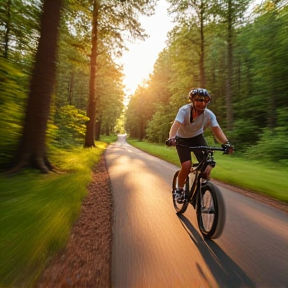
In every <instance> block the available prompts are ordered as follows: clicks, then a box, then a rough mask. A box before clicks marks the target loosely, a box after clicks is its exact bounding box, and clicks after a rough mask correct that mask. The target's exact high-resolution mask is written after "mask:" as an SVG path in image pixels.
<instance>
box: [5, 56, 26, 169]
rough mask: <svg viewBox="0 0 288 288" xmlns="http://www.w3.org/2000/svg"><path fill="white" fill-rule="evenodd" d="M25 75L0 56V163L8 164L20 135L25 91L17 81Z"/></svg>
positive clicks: (23, 78) (23, 79)
mask: <svg viewBox="0 0 288 288" xmlns="http://www.w3.org/2000/svg"><path fill="white" fill-rule="evenodd" d="M21 80H22V81H25V75H24V74H23V73H21V72H20V71H19V70H18V69H17V68H15V66H14V65H12V64H11V63H10V62H9V61H7V60H6V59H4V58H2V57H0V115H1V117H0V135H2V136H1V137H0V163H1V166H4V165H6V164H8V163H9V162H10V161H11V160H12V158H13V153H14V152H15V150H16V146H17V141H18V140H19V138H20V135H21V121H22V118H23V106H24V103H25V102H24V101H25V98H26V93H25V91H24V89H23V87H22V86H21V85H20V84H19V82H21Z"/></svg>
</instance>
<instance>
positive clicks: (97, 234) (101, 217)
mask: <svg viewBox="0 0 288 288" xmlns="http://www.w3.org/2000/svg"><path fill="white" fill-rule="evenodd" d="M88 190H89V193H88V195H87V197H86V198H85V200H84V202H83V205H82V209H81V213H80V216H79V218H78V220H77V221H76V222H75V224H74V226H73V228H72V231H71V234H70V237H69V240H68V243H67V246H66V249H65V250H64V251H62V252H61V253H59V254H58V255H57V256H56V257H55V258H54V260H53V261H52V262H51V263H50V265H49V266H48V267H47V268H46V270H45V271H44V273H43V274H42V276H41V278H40V279H39V281H38V283H37V285H36V287H37V288H44V287H45V288H58V287H59V288H60V287H61V288H64V287H65V288H66V287H77V288H84V287H85V288H90V287H91V288H92V287H93V288H96V287H101V288H105V287H111V283H110V267H111V249H112V246H111V245H112V222H113V219H112V217H113V204H112V203H113V202H112V194H111V189H110V182H109V176H108V172H107V167H106V162H105V159H104V156H103V155H102V157H101V160H100V161H99V163H98V165H97V166H96V167H95V169H93V180H92V182H91V183H90V185H89V187H88Z"/></svg>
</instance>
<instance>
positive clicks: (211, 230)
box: [197, 182, 226, 239]
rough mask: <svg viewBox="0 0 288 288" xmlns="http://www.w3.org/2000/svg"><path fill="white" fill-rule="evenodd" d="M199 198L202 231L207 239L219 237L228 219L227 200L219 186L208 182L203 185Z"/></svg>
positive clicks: (198, 212)
mask: <svg viewBox="0 0 288 288" xmlns="http://www.w3.org/2000/svg"><path fill="white" fill-rule="evenodd" d="M201 196H202V197H200V199H199V200H198V207H197V222H198V227H199V229H200V232H201V233H202V235H203V236H204V238H206V239H216V238H219V237H220V236H221V234H222V232H223V230H224V226H225V221H226V207H225V202H224V199H223V196H222V193H221V191H220V190H219V188H218V187H217V186H216V185H215V184H213V183H211V182H207V183H205V184H204V185H203V186H202V187H201Z"/></svg>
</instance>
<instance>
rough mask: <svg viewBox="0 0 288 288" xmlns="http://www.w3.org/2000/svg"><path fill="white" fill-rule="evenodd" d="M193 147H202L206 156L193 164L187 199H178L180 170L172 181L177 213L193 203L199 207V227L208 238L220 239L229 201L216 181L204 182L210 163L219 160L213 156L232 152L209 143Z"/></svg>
mask: <svg viewBox="0 0 288 288" xmlns="http://www.w3.org/2000/svg"><path fill="white" fill-rule="evenodd" d="M177 145H179V144H177ZM181 146H184V145H181ZM186 147H187V146H186ZM189 148H190V149H201V150H202V151H203V156H204V157H203V159H202V161H201V162H199V163H195V164H193V165H192V167H191V169H190V173H189V175H188V177H187V179H186V182H185V186H184V191H185V198H184V200H183V203H178V202H177V200H176V199H175V194H176V193H175V190H176V189H177V188H178V174H179V171H180V170H178V171H177V172H176V173H175V175H174V177H173V182H172V199H173V205H174V208H175V210H176V213H177V214H183V213H184V212H185V211H186V210H187V207H188V205H189V204H191V205H192V206H193V208H194V209H195V210H196V215H197V222H198V227H199V229H200V232H201V233H202V235H203V236H204V238H206V239H216V238H218V237H220V236H221V234H222V232H223V229H224V226H225V220H226V207H225V202H224V199H223V196H222V193H221V191H220V190H219V188H218V187H217V186H216V185H215V184H214V183H212V182H210V181H205V180H204V181H205V182H202V179H203V178H202V176H203V175H202V173H203V172H204V171H205V169H206V167H207V165H209V164H211V163H215V162H214V158H213V155H214V151H223V152H224V153H223V154H228V151H227V149H226V148H218V147H208V146H196V147H189Z"/></svg>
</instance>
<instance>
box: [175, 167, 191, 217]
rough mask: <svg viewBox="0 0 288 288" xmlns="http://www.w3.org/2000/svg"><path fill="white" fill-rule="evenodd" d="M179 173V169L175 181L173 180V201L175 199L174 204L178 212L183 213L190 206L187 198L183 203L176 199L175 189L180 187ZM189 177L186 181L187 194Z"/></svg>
mask: <svg viewBox="0 0 288 288" xmlns="http://www.w3.org/2000/svg"><path fill="white" fill-rule="evenodd" d="M178 174H179V171H177V172H176V173H175V174H174V177H173V182H172V201H173V206H174V209H175V211H176V213H177V214H183V213H184V212H185V211H186V210H187V207H188V204H189V202H188V201H187V200H186V199H185V200H184V202H183V203H178V202H177V200H176V199H175V195H174V191H175V190H176V189H177V188H178ZM188 179H189V178H187V180H186V182H185V193H186V195H187V192H188V189H189V180H188Z"/></svg>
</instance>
